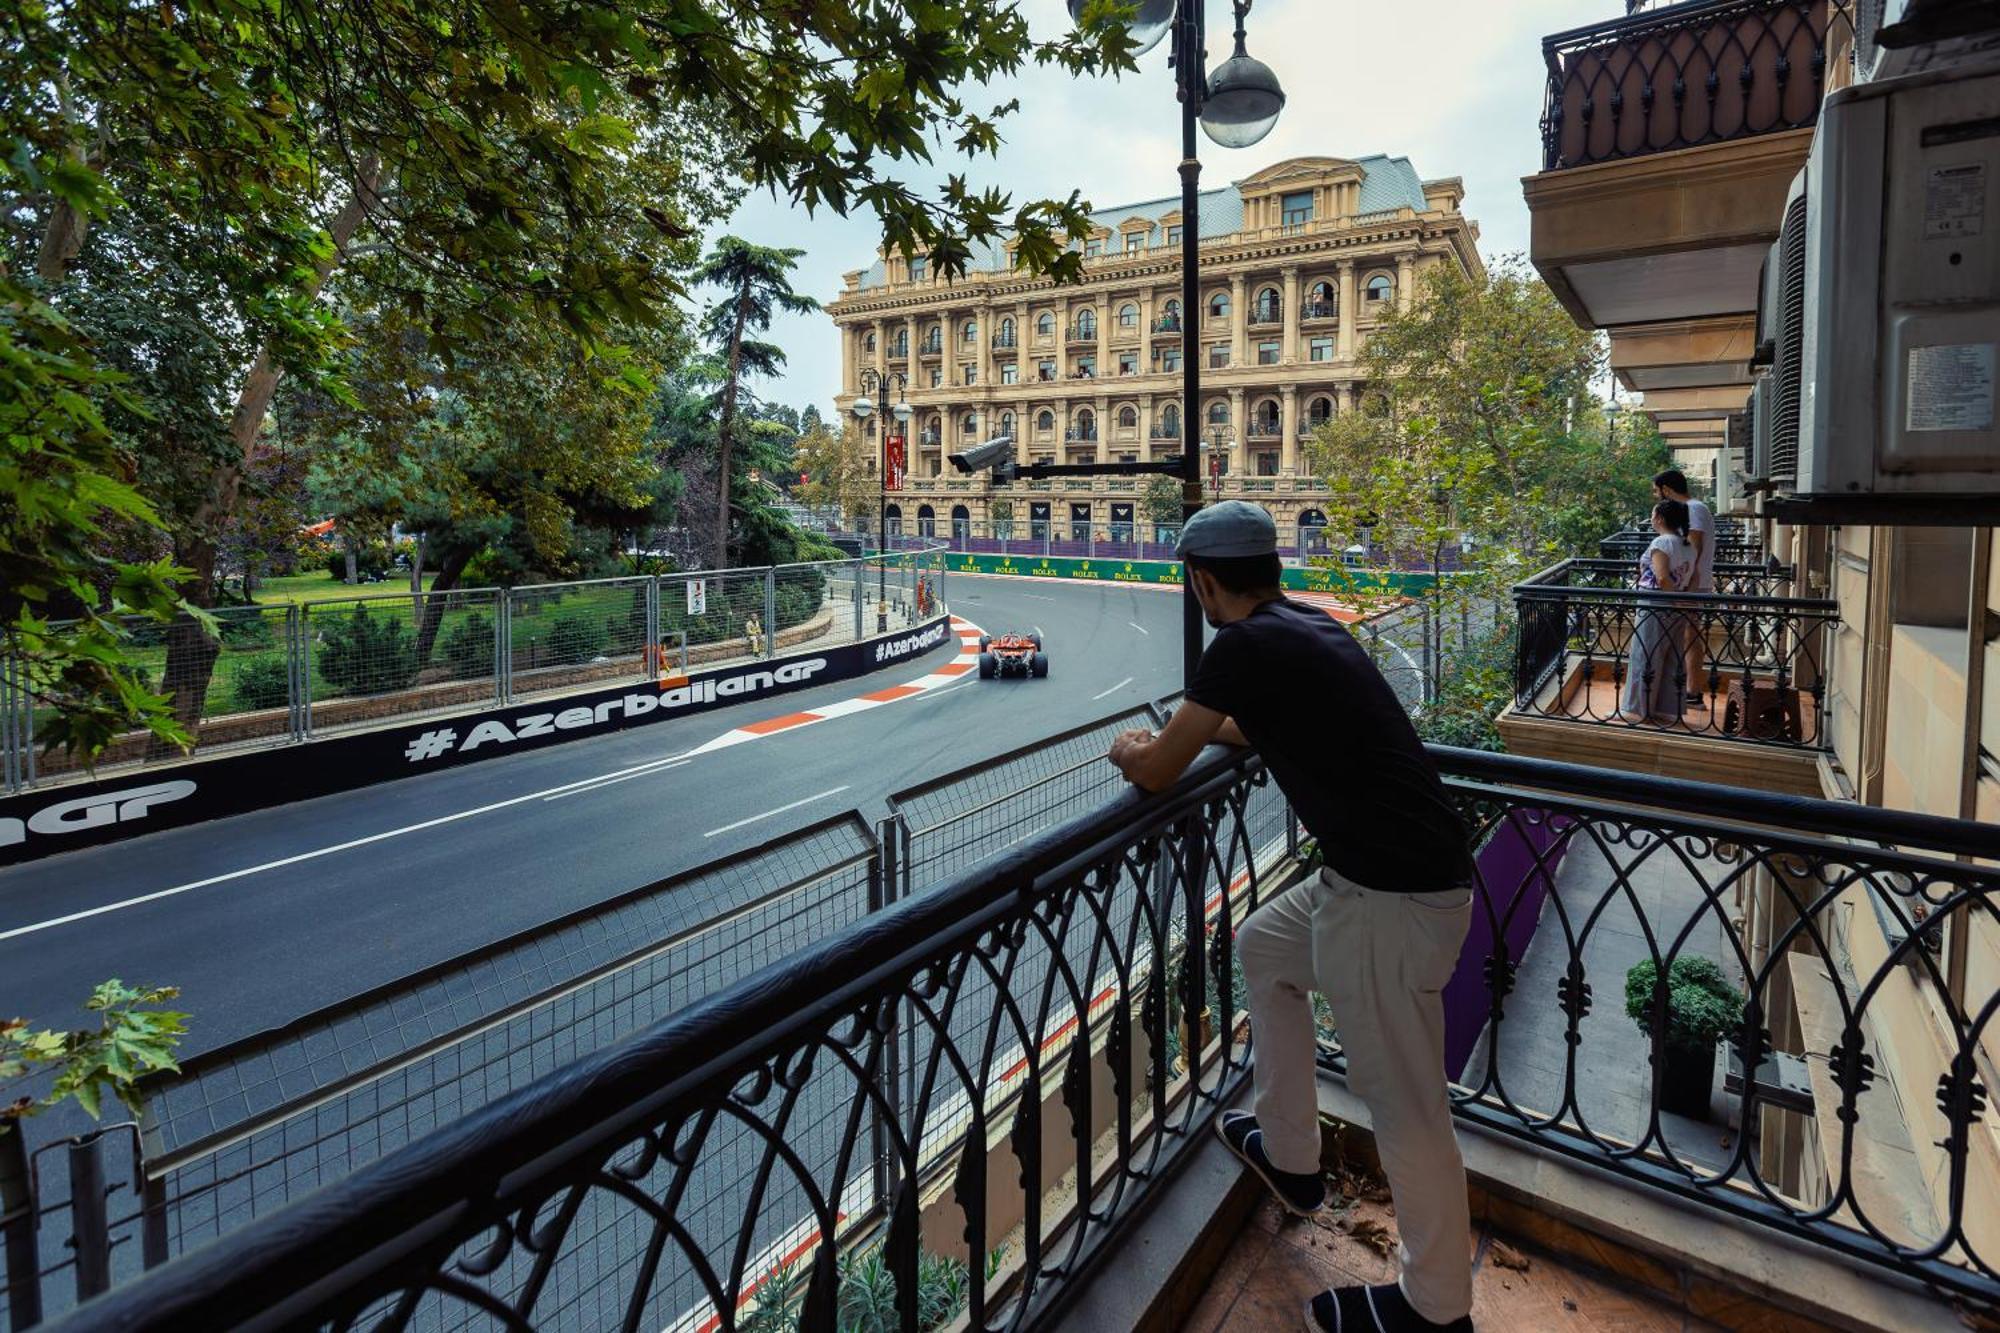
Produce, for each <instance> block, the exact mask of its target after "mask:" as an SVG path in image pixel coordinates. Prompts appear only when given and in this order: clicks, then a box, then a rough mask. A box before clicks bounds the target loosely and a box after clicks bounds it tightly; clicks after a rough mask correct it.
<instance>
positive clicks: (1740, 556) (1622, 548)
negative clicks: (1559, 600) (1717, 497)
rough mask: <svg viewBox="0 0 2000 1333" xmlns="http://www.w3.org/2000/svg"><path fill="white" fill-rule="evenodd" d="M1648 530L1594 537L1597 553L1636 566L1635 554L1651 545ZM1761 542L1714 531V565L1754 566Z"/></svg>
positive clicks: (1760, 556) (1651, 534) (1761, 549)
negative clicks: (1595, 538) (1596, 538)
mask: <svg viewBox="0 0 2000 1333" xmlns="http://www.w3.org/2000/svg"><path fill="white" fill-rule="evenodd" d="M1656 535H1657V534H1655V533H1654V532H1653V531H1652V529H1650V528H1648V529H1647V530H1646V531H1644V532H1614V533H1612V534H1611V535H1610V536H1608V537H1603V538H1600V539H1599V540H1598V543H1597V554H1598V557H1599V558H1600V559H1604V560H1624V561H1628V562H1631V563H1632V564H1634V565H1635V566H1636V564H1637V562H1638V559H1639V556H1640V555H1641V554H1642V553H1643V552H1644V551H1645V549H1646V548H1647V547H1648V546H1651V545H1652V544H1653V538H1654V537H1655V536H1656ZM1764 559H1765V554H1764V543H1763V542H1761V541H1759V540H1758V539H1757V538H1755V537H1748V536H1742V535H1732V534H1730V533H1727V532H1718V533H1717V534H1716V538H1715V561H1716V563H1717V564H1729V565H1754V564H1760V563H1762V562H1763V561H1764Z"/></svg>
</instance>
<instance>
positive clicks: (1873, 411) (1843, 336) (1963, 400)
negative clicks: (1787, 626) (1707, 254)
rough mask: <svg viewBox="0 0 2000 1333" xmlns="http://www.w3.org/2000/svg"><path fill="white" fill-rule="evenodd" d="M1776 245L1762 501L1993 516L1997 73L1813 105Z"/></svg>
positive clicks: (1999, 449)
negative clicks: (1939, 507)
mask: <svg viewBox="0 0 2000 1333" xmlns="http://www.w3.org/2000/svg"><path fill="white" fill-rule="evenodd" d="M1799 202H1803V205H1804V206H1803V209H1802V214H1803V219H1804V224H1805V225H1804V229H1803V233H1802V242H1803V243H1802V246H1800V247H1799V249H1798V251H1797V252H1795V251H1794V250H1793V248H1792V242H1793V241H1794V239H1795V235H1794V233H1793V230H1792V224H1793V216H1794V206H1795V204H1797V203H1799ZM1778 244H1779V250H1780V252H1781V254H1780V262H1781V265H1782V271H1781V273H1780V275H1779V282H1778V286H1779V289H1780V292H1779V301H1780V303H1781V309H1780V311H1779V329H1778V347H1777V353H1776V357H1775V360H1774V362H1773V368H1772V377H1773V379H1774V380H1775V381H1776V383H1775V387H1774V389H1773V399H1774V401H1773V404H1772V414H1771V446H1770V473H1769V475H1770V477H1771V481H1772V483H1773V486H1774V488H1775V489H1777V490H1779V491H1790V492H1793V493H1795V494H1796V495H1798V496H1801V497H1816V496H1843V497H1848V498H1849V499H1860V498H1865V497H1871V496H1873V497H1896V498H1898V499H1899V500H1901V501H1903V502H1904V503H1903V505H1902V507H1903V508H1904V509H1908V508H1909V503H1908V502H1909V501H1910V500H1912V499H1916V498H1920V497H1931V498H1936V499H1940V500H1941V499H1945V498H1949V499H1950V500H1952V501H1953V502H1954V503H1956V504H1957V505H1959V506H1960V507H1961V508H1962V507H1963V506H1964V505H1965V504H1966V503H1967V502H1968V501H1975V502H1977V501H1981V500H1983V498H1984V497H1987V496H1991V497H1993V499H1994V500H1995V502H1996V503H2000V414H1996V408H2000V402H1996V381H2000V62H1995V63H1988V64H1986V65H1984V66H1982V67H1981V68H1980V69H1979V70H1978V71H1977V72H1972V71H1968V70H1966V69H1964V68H1957V69H1952V70H1945V71H1934V72H1931V73H1925V74H1918V75H1912V76H1910V77H1907V78H1901V79H1894V80H1889V81H1884V82H1878V83H1869V84H1863V85H1860V86H1858V87H1853V88H1846V89H1843V90H1841V91H1839V92H1836V93H1834V94H1832V95H1831V96H1829V97H1828V98H1827V100H1826V104H1825V106H1824V108H1823V109H1822V112H1821V119H1820V128H1819V133H1818V135H1817V136H1816V137H1815V138H1814V140H1813V146H1812V151H1811V154H1810V155H1809V156H1808V158H1807V161H1806V169H1805V172H1804V173H1803V193H1802V195H1801V196H1800V197H1799V198H1798V199H1795V200H1794V202H1793V203H1788V204H1787V207H1786V213H1785V226H1784V230H1783V231H1781V233H1780V236H1779V243H1778ZM1795 293H1796V295H1795ZM1794 302H1796V309H1797V315H1798V334H1799V337H1798V351H1799V356H1798V359H1797V362H1796V368H1794V365H1793V363H1792V362H1791V361H1789V360H1788V339H1789V338H1790V336H1791V330H1792V324H1791V320H1792V317H1793V310H1794ZM1794 450H1795V455H1794V453H1793V451H1794ZM1793 457H1795V460H1796V467H1795V468H1792V467H1789V466H1788V462H1790V461H1791V459H1792V458H1793ZM1996 512H2000V511H1996ZM1906 521H1911V520H1906Z"/></svg>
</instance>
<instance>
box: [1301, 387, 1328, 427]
mask: <svg viewBox="0 0 2000 1333" xmlns="http://www.w3.org/2000/svg"><path fill="white" fill-rule="evenodd" d="M1331 420H1333V399H1331V398H1328V397H1327V396H1325V395H1324V394H1322V395H1320V396H1319V397H1317V398H1315V399H1313V400H1312V401H1311V402H1309V403H1307V404H1306V424H1307V425H1308V426H1324V425H1325V424H1326V423H1327V422H1329V421H1331Z"/></svg>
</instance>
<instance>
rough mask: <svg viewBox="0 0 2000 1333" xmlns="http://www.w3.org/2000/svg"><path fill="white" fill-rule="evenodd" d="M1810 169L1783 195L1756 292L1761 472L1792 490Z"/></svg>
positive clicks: (1803, 329)
mask: <svg viewBox="0 0 2000 1333" xmlns="http://www.w3.org/2000/svg"><path fill="white" fill-rule="evenodd" d="M1809 172H1810V168H1808V169H1807V170H1806V171H1801V172H1800V173H1799V174H1798V175H1797V176H1795V177H1793V179H1792V185H1791V189H1789V190H1788V191H1786V194H1785V211H1784V214H1783V217H1782V220H1781V221H1780V223H1779V226H1778V239H1777V240H1776V241H1774V242H1773V243H1772V245H1771V252H1770V254H1769V255H1768V256H1766V258H1765V261H1764V275H1765V279H1764V285H1763V288H1762V290H1761V291H1760V292H1759V295H1758V303H1757V328H1758V339H1759V345H1760V350H1761V349H1762V348H1763V347H1765V346H1768V347H1769V349H1770V351H1769V362H1770V370H1769V371H1768V372H1767V373H1766V375H1765V380H1766V382H1767V383H1768V384H1769V385H1770V388H1769V390H1768V392H1767V393H1766V395H1765V408H1766V411H1765V420H1766V422H1767V424H1766V426H1765V428H1764V434H1765V441H1766V449H1765V452H1764V458H1763V469H1762V473H1761V475H1762V476H1763V477H1764V478H1765V479H1766V480H1768V481H1769V482H1770V484H1771V486H1772V487H1773V488H1774V489H1776V490H1780V491H1790V490H1793V489H1796V487H1797V485H1798V458H1799V401H1800V398H1801V396H1802V394H1803V392H1804V380H1805V346H1806V280H1807V275H1806V239H1807V229H1808V222H1809V213H1810V208H1811V202H1812V201H1811V198H1810V193H1809V191H1808V189H1807V186H1808V183H1809V181H1810V175H1809Z"/></svg>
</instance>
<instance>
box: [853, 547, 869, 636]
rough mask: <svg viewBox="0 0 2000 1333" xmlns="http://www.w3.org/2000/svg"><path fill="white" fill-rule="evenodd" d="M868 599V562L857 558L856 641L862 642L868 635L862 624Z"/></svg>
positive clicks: (855, 567)
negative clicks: (864, 604)
mask: <svg viewBox="0 0 2000 1333" xmlns="http://www.w3.org/2000/svg"><path fill="white" fill-rule="evenodd" d="M867 600H868V562H867V561H866V560H856V561H855V562H854V641H855V642H856V643H859V642H861V640H862V639H863V638H865V637H866V631H865V630H864V629H863V628H862V625H863V614H864V612H865V610H866V608H865V607H864V606H863V603H865V602H866V601H867Z"/></svg>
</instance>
